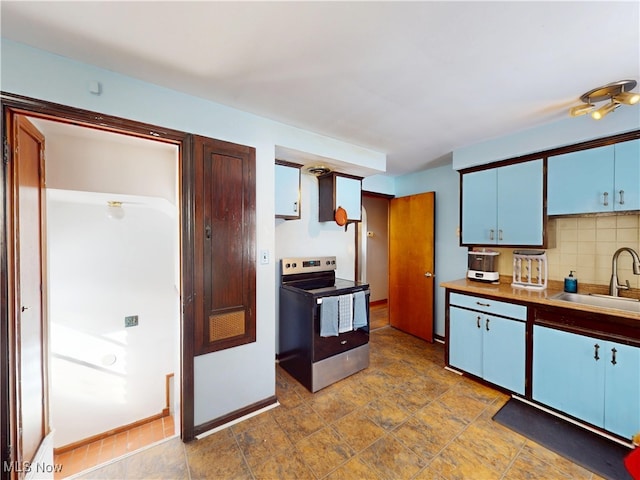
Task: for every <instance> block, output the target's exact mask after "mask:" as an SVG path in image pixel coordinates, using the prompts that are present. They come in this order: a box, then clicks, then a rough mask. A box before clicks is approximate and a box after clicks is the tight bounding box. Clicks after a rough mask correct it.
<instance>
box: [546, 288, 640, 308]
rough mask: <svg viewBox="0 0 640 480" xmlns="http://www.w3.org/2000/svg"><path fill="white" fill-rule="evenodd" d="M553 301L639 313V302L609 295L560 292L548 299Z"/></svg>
mask: <svg viewBox="0 0 640 480" xmlns="http://www.w3.org/2000/svg"><path fill="white" fill-rule="evenodd" d="M549 298H551V299H553V300H562V301H563V302H571V303H581V304H583V305H593V306H595V307H602V308H614V309H616V310H625V311H627V312H636V313H640V300H636V299H634V298H621V297H611V296H609V295H596V294H589V295H584V294H581V293H567V292H560V293H557V294H555V295H552V296H551V297H549Z"/></svg>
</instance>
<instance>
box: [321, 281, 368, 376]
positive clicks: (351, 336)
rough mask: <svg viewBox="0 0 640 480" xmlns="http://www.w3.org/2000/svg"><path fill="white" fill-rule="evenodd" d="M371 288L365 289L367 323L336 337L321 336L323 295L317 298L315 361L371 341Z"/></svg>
mask: <svg viewBox="0 0 640 480" xmlns="http://www.w3.org/2000/svg"><path fill="white" fill-rule="evenodd" d="M369 295H370V293H369V290H366V291H365V308H366V312H367V325H366V326H364V327H361V328H358V329H357V330H351V331H349V332H344V333H340V334H339V335H338V336H334V337H321V336H320V309H321V305H322V297H319V298H317V299H316V306H315V308H314V314H313V362H314V363H315V362H319V361H320V360H324V359H325V358H329V357H331V356H333V355H337V354H339V353H343V352H346V351H347V350H351V349H352V348H356V347H359V346H360V345H365V344H366V343H369Z"/></svg>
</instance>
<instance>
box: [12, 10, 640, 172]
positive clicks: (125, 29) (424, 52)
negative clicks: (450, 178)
mask: <svg viewBox="0 0 640 480" xmlns="http://www.w3.org/2000/svg"><path fill="white" fill-rule="evenodd" d="M0 6H1V13H2V36H3V37H6V38H9V39H12V40H15V41H18V42H22V43H26V44H28V45H32V46H35V47H38V48H41V49H44V50H48V51H51V52H54V53H57V54H60V55H64V56H67V57H71V58H75V59H77V60H80V61H82V62H86V63H90V64H94V65H97V66H100V67H103V68H106V69H109V70H113V71H116V72H120V73H123V74H126V75H129V76H132V77H135V78H139V79H142V80H146V81H148V82H152V83H155V84H159V85H163V86H166V87H169V88H173V89H176V90H180V91H183V92H188V93H190V94H193V95H196V96H199V97H203V98H207V99H211V100H213V101H216V102H219V103H222V104H225V105H229V106H232V107H235V108H238V109H241V110H245V111H248V112H252V113H255V114H258V115H261V116H264V117H268V118H271V119H274V120H277V121H280V122H283V123H286V124H289V125H293V126H297V127H300V128H303V129H306V130H310V131H313V132H317V133H320V134H324V135H327V136H330V137H334V138H337V139H341V140H345V141H347V142H350V143H354V144H357V145H361V146H364V147H367V148H371V149H373V150H376V151H381V152H385V153H387V155H388V157H387V158H388V172H389V173H390V174H402V173H408V172H414V171H418V170H422V169H424V168H427V167H429V166H435V165H438V164H440V163H443V161H444V160H446V159H448V158H449V155H450V153H451V152H452V151H453V150H455V149H457V148H459V147H463V146H467V145H472V144H474V143H478V142H481V141H484V140H488V139H490V138H494V137H499V136H502V135H506V134H509V133H512V132H516V131H520V130H523V129H527V128H531V127H535V126H538V125H542V124H546V123H549V122H554V121H557V120H560V119H565V118H567V109H568V107H570V106H572V105H574V104H577V103H578V97H579V96H580V95H581V94H582V93H584V92H586V91H588V90H591V89H593V88H595V87H597V86H600V85H603V84H606V83H610V82H614V81H618V80H622V79H633V80H636V81H639V80H640V8H639V7H640V2H639V1H637V0H636V1H627V2H613V1H602V2H599V1H592V2H591V1H573V2H545V1H539V2H453V1H451V2H434V1H432V2H366V1H358V2H341V1H328V2H302V1H301V2H243V1H236V2H203V1H200V2H118V1H115V2H114V1H107V2H57V1H47V2H28V1H19V2H11V1H5V0H3V1H2V2H0ZM636 90H637V89H636ZM624 108H638V107H624ZM612 115H615V113H613V114H612ZM602 121H606V119H604V120H602Z"/></svg>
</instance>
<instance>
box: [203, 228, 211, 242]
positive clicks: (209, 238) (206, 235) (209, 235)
mask: <svg viewBox="0 0 640 480" xmlns="http://www.w3.org/2000/svg"><path fill="white" fill-rule="evenodd" d="M204 236H205V237H207V240H211V227H210V226H209V225H207V226H206V227H204Z"/></svg>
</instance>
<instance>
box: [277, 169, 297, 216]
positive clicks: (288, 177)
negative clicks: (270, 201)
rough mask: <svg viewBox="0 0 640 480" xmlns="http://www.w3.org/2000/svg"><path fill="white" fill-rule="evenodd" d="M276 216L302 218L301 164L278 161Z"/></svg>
mask: <svg viewBox="0 0 640 480" xmlns="http://www.w3.org/2000/svg"><path fill="white" fill-rule="evenodd" d="M275 187H276V191H275V193H276V195H275V197H276V204H275V216H276V218H284V219H286V220H295V219H299V218H300V165H294V164H289V163H284V162H283V163H276V181H275Z"/></svg>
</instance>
